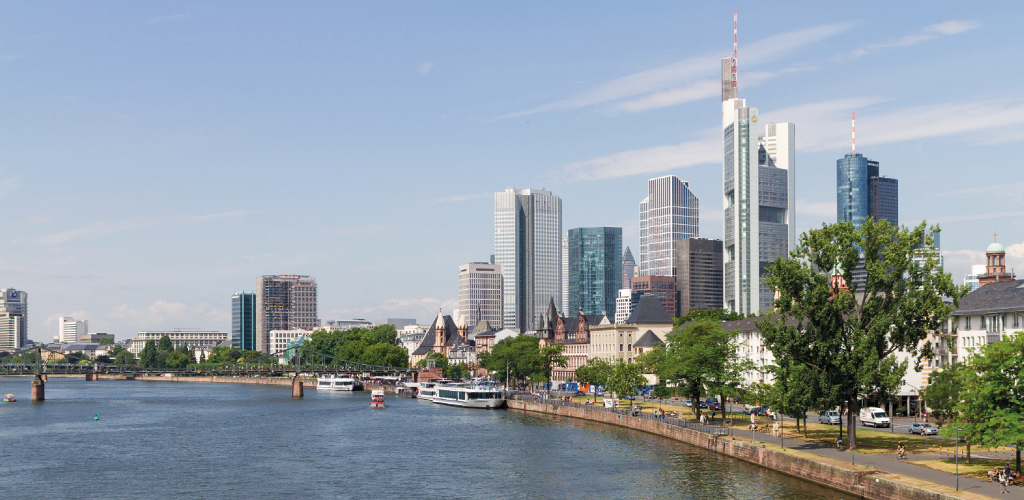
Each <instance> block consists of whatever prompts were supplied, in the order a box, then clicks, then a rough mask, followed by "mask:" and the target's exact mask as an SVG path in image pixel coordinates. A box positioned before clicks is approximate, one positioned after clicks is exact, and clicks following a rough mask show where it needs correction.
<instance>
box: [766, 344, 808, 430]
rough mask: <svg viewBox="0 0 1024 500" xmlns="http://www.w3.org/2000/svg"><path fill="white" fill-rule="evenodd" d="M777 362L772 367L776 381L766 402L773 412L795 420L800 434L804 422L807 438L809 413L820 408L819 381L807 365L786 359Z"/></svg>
mask: <svg viewBox="0 0 1024 500" xmlns="http://www.w3.org/2000/svg"><path fill="white" fill-rule="evenodd" d="M776 362H777V363H778V364H777V365H775V366H773V367H771V371H772V373H773V375H774V376H775V380H774V383H773V384H772V385H771V387H770V388H769V389H768V391H767V393H766V401H767V403H768V404H769V405H771V408H772V409H773V410H775V411H777V412H779V413H781V414H783V415H786V416H789V417H791V418H793V419H794V420H795V421H796V430H797V432H800V421H801V420H803V422H804V436H805V437H806V435H807V411H808V410H810V409H811V408H814V407H818V403H819V399H820V396H819V391H818V386H817V382H818V380H817V378H816V377H815V374H814V373H813V372H811V370H810V368H808V367H807V366H806V365H802V364H793V363H790V362H788V360H785V359H783V360H776Z"/></svg>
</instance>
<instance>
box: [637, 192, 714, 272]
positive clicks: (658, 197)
mask: <svg viewBox="0 0 1024 500" xmlns="http://www.w3.org/2000/svg"><path fill="white" fill-rule="evenodd" d="M699 237H700V201H699V200H698V199H697V196H696V195H694V194H693V192H692V191H690V183H688V182H686V181H681V180H679V178H678V177H676V176H674V175H666V176H664V177H658V178H656V179H651V180H649V181H647V197H646V198H644V199H643V201H641V202H640V276H675V275H676V268H675V265H676V244H675V241H676V240H685V239H687V238H699Z"/></svg>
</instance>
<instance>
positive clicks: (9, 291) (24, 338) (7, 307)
mask: <svg viewBox="0 0 1024 500" xmlns="http://www.w3.org/2000/svg"><path fill="white" fill-rule="evenodd" d="M0 313H7V314H8V317H7V321H13V322H14V323H16V325H14V326H12V327H9V328H6V329H5V330H6V333H4V335H7V336H12V335H13V337H11V338H10V339H9V340H8V341H7V342H6V343H7V344H8V345H12V348H15V349H18V348H21V347H24V346H26V345H28V293H27V292H22V291H19V290H15V289H13V288H4V289H2V290H0Z"/></svg>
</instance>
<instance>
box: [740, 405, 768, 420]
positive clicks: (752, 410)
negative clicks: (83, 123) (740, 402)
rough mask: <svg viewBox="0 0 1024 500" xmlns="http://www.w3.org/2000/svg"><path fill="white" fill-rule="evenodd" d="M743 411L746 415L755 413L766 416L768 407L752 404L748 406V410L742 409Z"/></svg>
mask: <svg viewBox="0 0 1024 500" xmlns="http://www.w3.org/2000/svg"><path fill="white" fill-rule="evenodd" d="M744 412H745V413H746V414H748V415H757V416H758V417H767V416H768V407H767V406H752V407H751V408H750V411H747V410H744Z"/></svg>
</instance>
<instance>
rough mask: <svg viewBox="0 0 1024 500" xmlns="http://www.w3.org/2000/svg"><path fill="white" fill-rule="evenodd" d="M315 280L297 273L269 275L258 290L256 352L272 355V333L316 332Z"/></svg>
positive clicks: (261, 281)
mask: <svg viewBox="0 0 1024 500" xmlns="http://www.w3.org/2000/svg"><path fill="white" fill-rule="evenodd" d="M319 326H320V320H319V319H318V318H317V315H316V280H315V279H313V278H310V277H309V276H300V275H297V274H279V275H268V276H263V277H261V278H260V283H259V287H258V288H257V289H256V350H257V351H262V352H270V350H269V349H270V331H271V330H298V329H302V330H313V329H316V328H318V327H319Z"/></svg>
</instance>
